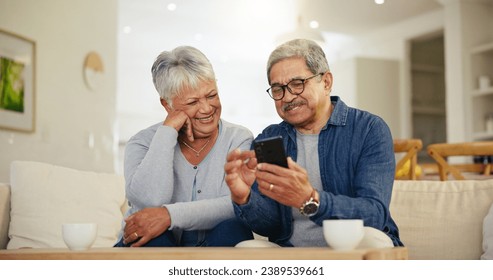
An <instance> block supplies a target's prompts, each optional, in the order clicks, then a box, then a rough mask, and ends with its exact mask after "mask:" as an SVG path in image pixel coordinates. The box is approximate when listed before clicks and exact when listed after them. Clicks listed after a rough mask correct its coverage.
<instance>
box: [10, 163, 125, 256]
mask: <svg viewBox="0 0 493 280" xmlns="http://www.w3.org/2000/svg"><path fill="white" fill-rule="evenodd" d="M10 170H11V173H10V180H11V212H10V215H11V220H10V227H9V238H10V241H9V243H8V245H7V249H16V248H22V247H32V248H46V247H52V248H66V245H65V244H64V242H63V239H62V236H61V230H62V224H63V223H83V222H95V223H97V224H98V237H97V239H96V241H95V243H94V245H93V247H111V246H113V244H114V243H115V242H116V238H117V234H118V232H119V230H120V226H121V221H122V218H123V215H122V212H121V207H122V205H123V203H124V201H125V192H124V190H125V189H124V181H123V177H122V176H118V175H115V174H105V173H95V172H89V171H80V170H75V169H70V168H66V167H61V166H55V165H51V164H46V163H40V162H28V161H14V162H13V163H12V164H11V169H10Z"/></svg>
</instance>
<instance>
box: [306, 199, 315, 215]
mask: <svg viewBox="0 0 493 280" xmlns="http://www.w3.org/2000/svg"><path fill="white" fill-rule="evenodd" d="M317 210H318V205H317V204H316V203H315V202H311V203H308V204H306V205H305V207H303V212H304V213H305V215H313V214H315V213H317Z"/></svg>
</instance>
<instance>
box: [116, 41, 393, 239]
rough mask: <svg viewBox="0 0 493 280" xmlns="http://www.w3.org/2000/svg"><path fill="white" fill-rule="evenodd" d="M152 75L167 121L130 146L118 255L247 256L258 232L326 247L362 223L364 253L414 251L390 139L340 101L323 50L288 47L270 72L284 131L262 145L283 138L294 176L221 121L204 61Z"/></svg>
mask: <svg viewBox="0 0 493 280" xmlns="http://www.w3.org/2000/svg"><path fill="white" fill-rule="evenodd" d="M151 72H152V78H153V82H154V85H155V88H156V90H157V92H158V93H159V96H160V102H161V104H162V106H163V107H164V109H165V110H166V112H167V115H166V118H165V119H164V121H163V122H160V123H157V124H155V125H153V126H151V127H149V128H146V129H144V130H142V131H140V132H138V133H137V134H136V135H135V136H133V137H132V138H131V139H130V140H129V142H128V144H127V146H126V150H125V159H124V176H125V180H126V195H127V199H128V201H129V204H130V208H129V210H128V212H127V213H126V214H125V218H124V221H123V222H122V231H121V233H120V237H119V241H118V243H117V244H116V245H115V246H117V247H127V246H132V247H138V246H152V247H159V246H235V245H237V244H238V243H240V242H242V241H246V240H251V239H253V234H252V232H254V233H257V234H259V235H262V236H265V237H268V239H269V241H270V242H273V243H276V244H278V245H279V246H304V247H315V246H326V243H325V241H324V238H323V234H322V221H323V220H325V219H362V220H363V221H364V225H365V229H366V231H365V237H364V241H365V242H364V244H367V246H371V247H392V246H402V243H401V241H400V240H399V232H398V228H397V226H396V224H395V223H394V221H393V220H392V217H391V215H390V213H389V204H390V197H391V193H392V186H393V180H394V169H395V159H394V153H393V143H392V136H391V133H390V130H389V128H388V126H387V125H386V123H385V122H384V121H383V120H382V119H381V118H379V117H378V116H375V115H372V114H370V113H368V112H365V111H362V110H358V109H355V108H351V107H348V106H347V105H346V104H345V103H344V102H343V101H342V100H341V99H340V98H339V97H337V96H330V93H331V90H332V84H333V77H332V74H331V72H330V69H329V65H328V62H327V59H326V57H325V54H324V52H323V50H322V48H321V47H320V46H319V45H317V44H316V43H315V42H313V41H310V40H304V39H297V40H292V41H289V42H286V43H284V44H282V45H280V46H278V47H277V48H276V49H275V50H274V51H273V52H272V53H271V54H270V57H269V59H268V62H267V78H268V82H269V89H268V90H267V93H268V94H269V96H270V97H271V98H272V99H273V101H274V105H275V108H276V111H277V113H278V114H279V116H280V117H281V118H282V119H283V121H282V122H281V123H279V124H272V125H270V126H268V127H267V128H265V129H264V130H263V131H262V133H261V134H260V135H258V136H257V137H256V139H263V138H268V137H272V136H279V135H280V136H282V138H283V142H284V147H285V149H286V153H287V155H288V168H284V167H281V166H277V165H273V164H268V163H261V164H259V163H258V162H257V160H256V158H255V153H254V151H252V150H251V145H252V140H253V137H252V133H251V132H250V131H249V130H248V129H246V128H244V127H242V126H240V125H237V124H233V123H229V122H227V121H226V120H224V119H221V102H220V99H219V94H218V88H217V85H216V77H215V74H214V71H213V68H212V65H211V64H210V62H209V60H208V59H207V58H206V57H205V56H204V54H203V53H201V52H200V51H199V50H197V49H195V48H193V47H188V46H182V47H178V48H175V49H173V50H172V51H165V52H162V53H161V54H160V55H159V56H158V57H157V59H156V61H155V62H154V64H153V65H152V69H151Z"/></svg>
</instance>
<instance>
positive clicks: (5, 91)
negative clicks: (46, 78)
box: [0, 29, 36, 132]
mask: <svg viewBox="0 0 493 280" xmlns="http://www.w3.org/2000/svg"><path fill="white" fill-rule="evenodd" d="M35 53H36V44H35V42H34V41H32V40H30V39H27V38H24V37H22V36H19V35H16V34H13V33H11V32H8V31H5V30H2V29H0V129H9V130H16V131H22V132H34V121H35V119H34V117H35V115H34V107H35V106H34V97H35V93H34V90H35V86H34V82H35V81H34V78H35V61H36V60H35Z"/></svg>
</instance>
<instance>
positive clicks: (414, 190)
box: [390, 180, 493, 259]
mask: <svg viewBox="0 0 493 280" xmlns="http://www.w3.org/2000/svg"><path fill="white" fill-rule="evenodd" d="M492 203H493V180H483V181H480V180H475V181H472V180H470V181H467V180H465V181H444V182H442V181H395V182H394V189H393V192H392V200H391V204H390V212H391V214H392V217H393V218H394V220H395V222H396V223H397V225H398V227H399V231H400V237H401V240H402V242H403V243H404V245H405V246H406V247H408V250H409V258H410V259H479V258H480V257H481V254H482V253H483V252H482V230H483V219H484V217H485V216H486V214H487V213H488V210H489V208H490V206H491V204H492Z"/></svg>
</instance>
